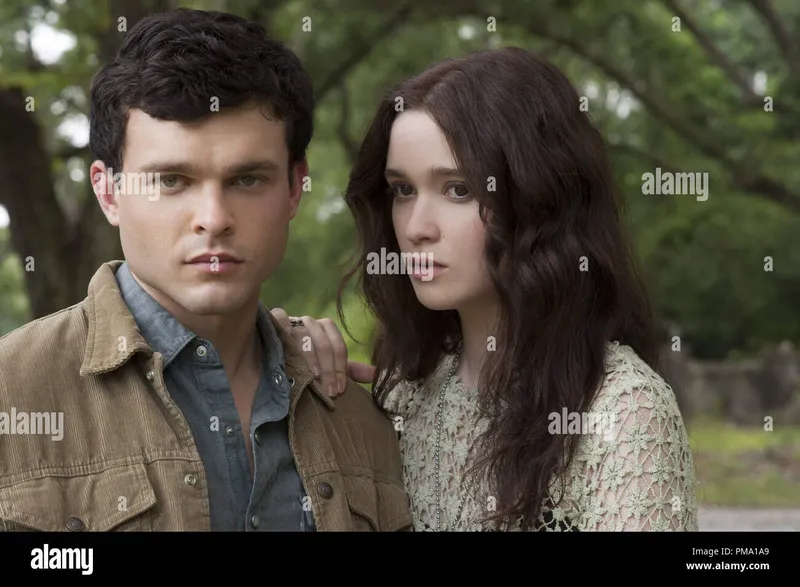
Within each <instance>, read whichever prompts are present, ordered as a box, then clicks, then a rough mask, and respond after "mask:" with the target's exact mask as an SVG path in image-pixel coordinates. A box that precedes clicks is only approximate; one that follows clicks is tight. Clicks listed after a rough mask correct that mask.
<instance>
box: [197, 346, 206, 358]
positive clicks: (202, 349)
mask: <svg viewBox="0 0 800 587" xmlns="http://www.w3.org/2000/svg"><path fill="white" fill-rule="evenodd" d="M207 352H208V351H207V350H206V347H204V346H199V347H197V356H198V357H205V356H206V353H207Z"/></svg>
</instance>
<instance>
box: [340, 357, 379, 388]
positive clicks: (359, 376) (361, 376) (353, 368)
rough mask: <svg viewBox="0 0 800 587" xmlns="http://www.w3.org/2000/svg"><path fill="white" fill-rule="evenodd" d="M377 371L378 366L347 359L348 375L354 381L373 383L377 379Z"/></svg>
mask: <svg viewBox="0 0 800 587" xmlns="http://www.w3.org/2000/svg"><path fill="white" fill-rule="evenodd" d="M376 371H377V368H375V367H373V366H372V365H368V364H366V363H357V362H355V361H347V376H348V377H349V378H350V379H352V380H353V381H357V382H359V383H373V382H374V381H375V372H376Z"/></svg>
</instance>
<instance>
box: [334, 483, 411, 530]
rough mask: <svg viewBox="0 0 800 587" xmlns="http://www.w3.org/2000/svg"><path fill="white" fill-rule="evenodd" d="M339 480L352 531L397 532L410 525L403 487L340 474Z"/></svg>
mask: <svg viewBox="0 0 800 587" xmlns="http://www.w3.org/2000/svg"><path fill="white" fill-rule="evenodd" d="M343 479H344V483H345V490H346V492H347V504H348V506H349V508H350V512H351V518H352V522H353V530H354V531H356V532H397V531H400V530H406V529H410V528H411V527H412V526H413V517H412V515H411V508H410V507H409V503H408V497H407V496H406V492H405V489H404V488H403V487H401V486H399V485H396V484H394V483H390V482H385V481H375V480H373V479H370V478H369V477H364V476H358V475H343Z"/></svg>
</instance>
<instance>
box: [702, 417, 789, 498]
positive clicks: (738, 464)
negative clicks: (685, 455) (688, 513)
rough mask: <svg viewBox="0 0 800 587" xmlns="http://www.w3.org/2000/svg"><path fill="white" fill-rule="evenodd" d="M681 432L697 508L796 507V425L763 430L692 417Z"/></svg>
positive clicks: (776, 426) (777, 426)
mask: <svg viewBox="0 0 800 587" xmlns="http://www.w3.org/2000/svg"><path fill="white" fill-rule="evenodd" d="M687 428H688V432H689V439H690V443H691V447H692V453H693V455H694V464H695V472H696V475H697V481H698V485H697V497H698V501H699V502H700V503H701V504H703V505H708V506H729V507H732V506H733V507H735V506H739V507H745V506H746V507H800V426H795V427H785V426H780V425H778V424H776V425H775V427H774V428H775V429H774V430H772V431H765V430H764V428H763V427H752V428H744V427H738V426H734V425H733V424H728V423H724V422H719V421H714V420H707V419H698V420H696V421H692V422H690V423H689V424H688V426H687Z"/></svg>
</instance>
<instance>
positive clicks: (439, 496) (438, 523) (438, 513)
mask: <svg viewBox="0 0 800 587" xmlns="http://www.w3.org/2000/svg"><path fill="white" fill-rule="evenodd" d="M459 355H460V353H459V352H458V351H456V355H455V360H454V361H453V365H452V366H451V367H450V373H449V374H448V376H447V379H446V380H445V382H444V385H442V389H441V391H440V392H439V405H438V406H437V407H438V412H439V413H438V416H439V417H438V423H437V426H436V455H435V458H436V465H435V470H436V531H437V532H439V530H440V527H441V514H442V507H441V499H442V491H441V479H440V461H439V452H440V448H441V441H442V425H443V420H444V394H445V391H447V387H448V386H449V385H450V380H451V379H452V378H453V375H455V372H456V369H457V367H458V358H459ZM472 482H473V480H470V482H469V484H468V485H467V488H466V491H464V494H463V495H462V496H461V499H460V500H459V502H458V512H457V513H456V519H455V521H454V522H453V527H454V528H455V526H456V525H457V524H458V522H459V521H460V520H461V514H462V512H463V510H464V504H465V503H466V499H467V496H468V495H469V490H470V488H471V487H472Z"/></svg>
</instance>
